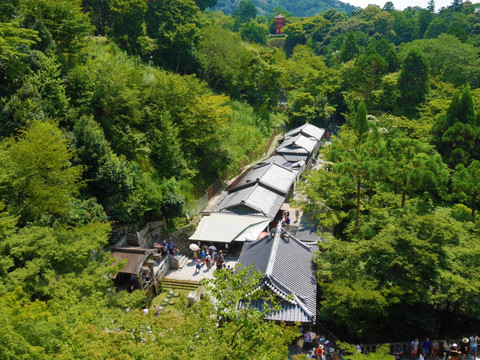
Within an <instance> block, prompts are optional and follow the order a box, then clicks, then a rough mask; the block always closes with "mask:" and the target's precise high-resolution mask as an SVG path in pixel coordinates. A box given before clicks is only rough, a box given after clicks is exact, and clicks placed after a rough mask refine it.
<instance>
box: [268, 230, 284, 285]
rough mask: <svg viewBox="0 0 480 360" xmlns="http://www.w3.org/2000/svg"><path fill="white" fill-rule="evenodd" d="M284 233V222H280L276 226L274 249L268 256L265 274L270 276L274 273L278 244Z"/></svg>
mask: <svg viewBox="0 0 480 360" xmlns="http://www.w3.org/2000/svg"><path fill="white" fill-rule="evenodd" d="M281 234H282V223H281V222H279V223H278V225H277V227H276V228H275V235H274V237H273V244H272V249H271V250H270V256H269V257H268V263H267V268H266V269H265V276H267V277H268V278H270V276H272V273H273V265H274V264H275V258H276V256H277V250H278V244H279V242H280V237H281Z"/></svg>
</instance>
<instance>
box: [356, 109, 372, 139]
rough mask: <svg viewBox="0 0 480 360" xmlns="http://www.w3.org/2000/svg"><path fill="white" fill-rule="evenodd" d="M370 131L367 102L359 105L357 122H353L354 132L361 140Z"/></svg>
mask: <svg viewBox="0 0 480 360" xmlns="http://www.w3.org/2000/svg"><path fill="white" fill-rule="evenodd" d="M369 129H370V125H369V124H368V119H367V107H366V106H365V102H364V101H362V102H361V103H360V104H359V105H358V110H357V114H356V115H355V121H354V122H353V130H354V131H355V134H356V135H357V138H358V139H359V140H360V139H361V138H362V137H363V136H364V135H365V134H366V133H367V132H368V130H369Z"/></svg>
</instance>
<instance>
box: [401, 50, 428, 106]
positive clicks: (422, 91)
mask: <svg viewBox="0 0 480 360" xmlns="http://www.w3.org/2000/svg"><path fill="white" fill-rule="evenodd" d="M428 81H429V65H428V62H427V60H426V58H425V56H424V55H423V53H422V52H421V51H420V50H415V49H412V50H410V51H409V53H408V54H407V56H406V57H405V60H404V61H403V64H402V70H401V72H400V77H399V79H398V86H399V88H400V97H401V98H400V104H399V105H400V107H402V108H403V109H405V111H407V113H412V112H413V111H414V110H415V108H416V106H417V105H419V104H420V103H422V102H423V101H425V97H426V94H427V91H428V85H429V84H428Z"/></svg>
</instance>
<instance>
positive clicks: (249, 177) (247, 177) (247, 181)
mask: <svg viewBox="0 0 480 360" xmlns="http://www.w3.org/2000/svg"><path fill="white" fill-rule="evenodd" d="M295 175H296V173H295V172H294V171H292V170H290V169H287V168H285V167H283V166H281V165H279V164H276V163H274V162H272V163H269V164H263V165H257V166H255V167H253V168H252V169H251V170H250V171H248V172H247V173H245V174H244V175H243V176H242V178H241V179H240V180H239V181H238V182H237V183H236V184H235V186H234V187H233V188H231V189H229V190H230V191H237V190H239V189H242V188H245V187H251V186H254V185H255V184H262V185H264V187H266V188H269V189H272V190H274V191H277V192H279V193H281V194H284V195H286V194H288V191H289V189H290V187H291V186H292V184H293V182H294V181H295Z"/></svg>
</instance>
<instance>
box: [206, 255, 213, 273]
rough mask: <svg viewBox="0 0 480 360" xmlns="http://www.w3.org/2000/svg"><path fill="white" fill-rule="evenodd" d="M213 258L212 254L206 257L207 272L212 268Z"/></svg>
mask: <svg viewBox="0 0 480 360" xmlns="http://www.w3.org/2000/svg"><path fill="white" fill-rule="evenodd" d="M212 261H213V260H212V256H211V255H210V254H207V256H206V257H205V263H206V264H207V270H210V269H211V268H212Z"/></svg>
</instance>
